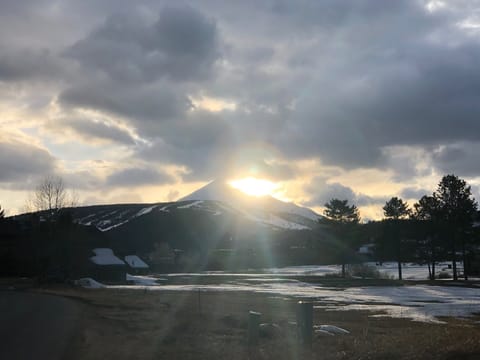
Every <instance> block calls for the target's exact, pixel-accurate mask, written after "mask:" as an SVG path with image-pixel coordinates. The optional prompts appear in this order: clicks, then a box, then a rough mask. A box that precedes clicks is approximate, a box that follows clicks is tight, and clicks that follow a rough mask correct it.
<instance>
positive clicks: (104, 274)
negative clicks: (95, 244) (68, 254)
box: [88, 248, 127, 283]
mask: <svg viewBox="0 0 480 360" xmlns="http://www.w3.org/2000/svg"><path fill="white" fill-rule="evenodd" d="M93 253H94V254H95V255H94V256H92V257H90V258H89V260H90V264H89V267H88V273H89V277H92V278H94V279H95V280H98V281H100V282H102V281H103V282H110V283H125V281H126V279H127V264H125V262H124V261H123V260H121V259H120V258H118V257H117V256H115V254H114V253H113V250H112V249H109V248H95V249H93Z"/></svg>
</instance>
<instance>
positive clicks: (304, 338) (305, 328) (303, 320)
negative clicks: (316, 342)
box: [297, 301, 313, 347]
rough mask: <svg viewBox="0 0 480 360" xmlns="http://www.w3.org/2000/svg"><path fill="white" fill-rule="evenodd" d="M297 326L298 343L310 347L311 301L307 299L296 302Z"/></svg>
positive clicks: (311, 335) (311, 326)
mask: <svg viewBox="0 0 480 360" xmlns="http://www.w3.org/2000/svg"><path fill="white" fill-rule="evenodd" d="M297 327H298V338H299V340H300V343H301V344H303V345H305V346H309V347H311V346H312V338H313V303H311V302H308V301H299V302H298V304H297Z"/></svg>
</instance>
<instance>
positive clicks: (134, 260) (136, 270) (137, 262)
mask: <svg viewBox="0 0 480 360" xmlns="http://www.w3.org/2000/svg"><path fill="white" fill-rule="evenodd" d="M124 260H125V263H126V264H127V265H128V267H129V269H128V271H129V272H131V273H133V274H144V273H146V272H148V270H149V269H150V267H149V266H148V265H147V263H145V261H143V260H142V259H140V258H139V257H138V256H137V255H127V256H125V258H124Z"/></svg>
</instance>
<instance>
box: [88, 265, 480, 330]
mask: <svg viewBox="0 0 480 360" xmlns="http://www.w3.org/2000/svg"><path fill="white" fill-rule="evenodd" d="M378 268H379V270H380V271H382V272H385V273H386V274H391V275H396V274H397V268H396V264H393V263H385V264H383V265H382V266H381V267H378ZM442 268H445V269H446V268H447V264H440V265H439V267H438V270H441V269H442ZM339 271H340V266H337V265H331V266H298V267H286V268H276V269H265V270H262V271H261V272H255V273H253V272H245V273H228V272H201V273H188V274H186V273H184V274H164V275H162V277H161V278H159V277H148V276H132V275H128V276H127V280H129V282H131V283H132V285H115V286H106V285H103V284H100V283H97V282H95V281H94V280H91V279H83V280H82V281H83V282H81V283H80V285H82V286H85V287H102V288H117V289H118V288H122V289H125V288H126V289H141V290H151V291H244V292H256V293H267V294H272V295H275V296H284V297H292V296H293V297H298V298H308V299H311V300H312V301H314V304H315V306H316V307H319V308H324V309H326V310H329V311H345V310H362V311H371V312H372V316H389V317H399V318H409V319H412V320H415V321H425V322H441V319H439V318H441V317H443V316H452V317H467V316H470V315H472V314H475V313H480V287H479V288H467V287H461V286H444V285H441V284H442V283H441V282H439V284H440V285H438V286H430V285H420V284H419V285H409V286H363V287H347V288H337V287H335V288H332V287H327V286H322V285H318V284H312V283H307V282H304V281H301V280H299V277H300V279H301V276H302V275H304V276H312V275H314V276H322V275H326V274H331V273H338V272H339ZM200 276H201V277H204V278H205V277H206V278H207V279H208V278H209V277H215V278H216V279H217V280H218V278H220V279H221V277H222V276H223V277H225V279H221V281H220V283H216V284H203V285H202V284H188V281H187V283H186V284H185V283H184V284H168V283H169V282H170V281H169V279H171V280H174V279H176V278H178V277H184V278H185V279H188V278H191V277H200ZM288 276H295V277H296V279H293V278H288ZM404 276H405V278H406V279H411V280H424V279H426V278H427V277H428V269H427V268H426V267H425V266H419V265H413V264H407V265H406V266H405V268H404ZM173 282H175V281H173ZM217 282H218V281H217ZM162 283H164V285H162Z"/></svg>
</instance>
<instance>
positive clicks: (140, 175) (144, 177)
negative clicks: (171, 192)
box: [106, 167, 174, 187]
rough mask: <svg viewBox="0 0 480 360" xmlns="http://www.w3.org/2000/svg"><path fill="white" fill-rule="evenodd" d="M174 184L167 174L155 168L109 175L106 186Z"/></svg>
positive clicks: (136, 168)
mask: <svg viewBox="0 0 480 360" xmlns="http://www.w3.org/2000/svg"><path fill="white" fill-rule="evenodd" d="M172 182H174V179H173V178H172V177H171V176H170V175H169V174H167V173H165V172H163V171H160V170H156V169H154V168H153V167H133V168H127V169H124V170H119V171H117V172H114V173H113V174H111V175H109V176H108V178H107V180H106V184H107V185H108V186H113V187H117V186H118V187H129V186H142V185H165V184H168V183H172Z"/></svg>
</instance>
